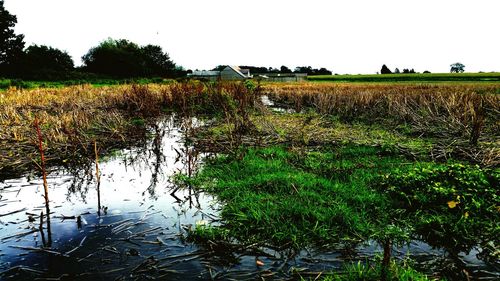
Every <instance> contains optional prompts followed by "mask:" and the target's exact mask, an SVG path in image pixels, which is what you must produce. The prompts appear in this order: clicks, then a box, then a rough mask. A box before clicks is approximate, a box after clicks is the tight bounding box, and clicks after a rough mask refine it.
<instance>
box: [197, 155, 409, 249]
mask: <svg viewBox="0 0 500 281" xmlns="http://www.w3.org/2000/svg"><path fill="white" fill-rule="evenodd" d="M401 161H402V159H401V158H399V157H397V156H394V155H392V154H390V153H389V154H387V155H386V152H385V151H383V150H381V149H379V148H373V147H363V146H346V147H338V148H334V149H331V150H326V151H321V152H311V151H303V150H293V149H292V150H290V149H286V148H284V147H270V148H264V149H247V150H243V151H240V159H234V157H231V156H227V157H220V158H217V159H215V160H214V161H212V162H210V163H209V164H208V165H207V166H206V167H205V168H204V169H203V171H202V172H201V173H200V174H199V175H198V177H197V178H196V179H195V180H194V181H195V185H198V186H202V187H203V188H205V189H207V190H208V191H210V192H212V193H215V194H217V196H218V197H219V199H220V200H222V201H223V202H225V203H226V204H225V206H224V208H223V210H222V213H221V215H222V217H223V219H224V222H225V225H224V227H225V228H226V229H228V230H229V232H230V234H231V235H232V236H233V237H236V238H237V239H238V240H240V241H245V242H259V241H261V242H262V241H268V242H273V243H274V244H278V245H284V244H292V245H294V246H297V247H300V246H304V245H306V244H314V243H321V242H325V241H329V242H333V241H338V240H339V239H342V238H346V239H347V238H349V239H352V238H353V237H354V238H355V239H366V238H368V237H369V236H370V234H371V232H372V229H373V228H374V227H376V225H375V224H376V222H377V221H378V220H379V219H381V218H380V217H379V216H378V215H379V214H380V213H382V211H383V210H384V209H385V206H387V205H388V201H387V199H386V198H385V197H384V196H383V195H382V194H380V193H376V192H373V191H372V190H371V188H370V187H369V182H370V181H371V180H373V179H375V178H377V177H378V176H379V174H381V173H383V172H385V171H389V170H390V169H391V168H392V167H393V166H394V165H399V164H400V163H401Z"/></svg>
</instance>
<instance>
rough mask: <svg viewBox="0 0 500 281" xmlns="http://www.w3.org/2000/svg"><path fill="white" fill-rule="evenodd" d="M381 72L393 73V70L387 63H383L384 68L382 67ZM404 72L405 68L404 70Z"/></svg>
mask: <svg viewBox="0 0 500 281" xmlns="http://www.w3.org/2000/svg"><path fill="white" fill-rule="evenodd" d="M380 73H381V74H391V73H392V71H391V70H390V69H389V68H388V67H387V65H385V64H384V65H382V69H380ZM403 73H404V70H403Z"/></svg>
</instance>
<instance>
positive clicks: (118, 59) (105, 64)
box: [82, 38, 182, 78]
mask: <svg viewBox="0 0 500 281" xmlns="http://www.w3.org/2000/svg"><path fill="white" fill-rule="evenodd" d="M82 60H83V63H84V64H85V69H86V70H87V71H90V72H93V73H98V74H104V75H108V76H112V77H119V78H132V77H152V76H166V77H175V76H177V75H178V74H179V73H182V72H180V69H179V68H178V67H176V66H175V64H174V63H173V62H172V61H171V60H170V57H169V56H168V54H167V53H164V52H163V50H162V49H161V47H159V46H155V45H147V46H144V47H140V46H139V45H137V44H135V43H133V42H130V41H128V40H126V39H119V40H114V39H111V38H110V39H108V40H106V41H103V42H101V43H100V44H99V45H98V46H96V47H93V48H91V49H90V50H89V51H88V52H87V54H85V55H84V56H83V57H82Z"/></svg>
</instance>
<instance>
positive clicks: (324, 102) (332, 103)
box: [263, 83, 500, 144]
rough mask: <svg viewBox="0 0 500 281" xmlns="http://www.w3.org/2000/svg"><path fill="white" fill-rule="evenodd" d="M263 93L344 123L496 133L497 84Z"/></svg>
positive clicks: (302, 87)
mask: <svg viewBox="0 0 500 281" xmlns="http://www.w3.org/2000/svg"><path fill="white" fill-rule="evenodd" d="M263 91H264V93H266V94H268V95H269V96H270V97H271V98H273V99H274V100H276V101H278V102H281V103H286V104H289V105H292V106H293V107H294V108H295V109H296V110H297V111H300V110H302V109H303V108H304V107H312V108H314V109H316V110H317V111H318V112H320V113H323V114H333V115H337V116H338V117H340V118H341V119H342V120H346V121H352V120H357V121H364V122H373V123H375V122H385V123H387V121H392V124H393V125H394V124H395V125H408V126H409V129H410V130H411V132H412V133H414V134H419V135H429V136H439V137H461V138H466V139H468V140H469V141H470V143H471V144H477V142H478V140H479V139H480V138H481V136H489V137H490V140H491V137H496V138H497V140H498V136H499V133H498V132H499V129H500V95H499V94H498V93H499V91H500V85H499V86H480V85H477V86H474V85H451V84H450V85H407V84H405V85H398V84H382V85H381V84H333V83H325V84H314V83H302V84H270V85H265V86H264V89H263Z"/></svg>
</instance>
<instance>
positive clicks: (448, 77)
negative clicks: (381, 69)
mask: <svg viewBox="0 0 500 281" xmlns="http://www.w3.org/2000/svg"><path fill="white" fill-rule="evenodd" d="M307 80H309V81H317V82H319V81H329V82H500V72H489V73H415V74H383V75H381V74H363V75H361V74H360V75H317V76H308V77H307Z"/></svg>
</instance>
